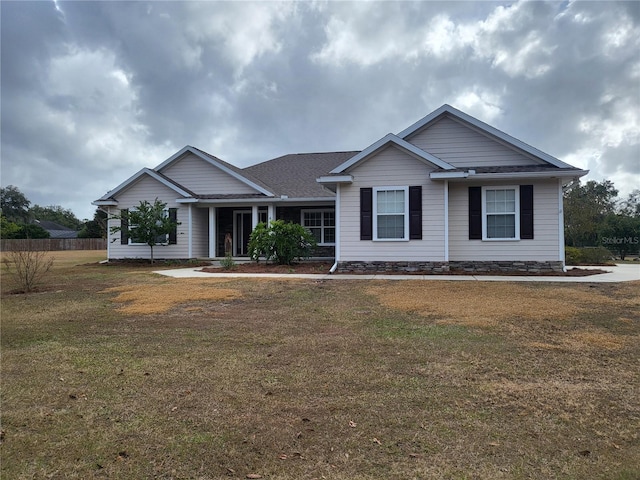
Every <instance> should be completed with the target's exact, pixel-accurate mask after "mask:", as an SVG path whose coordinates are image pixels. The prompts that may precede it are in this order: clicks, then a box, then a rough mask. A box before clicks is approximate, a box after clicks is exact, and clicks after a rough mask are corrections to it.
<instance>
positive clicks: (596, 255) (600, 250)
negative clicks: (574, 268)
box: [564, 247, 612, 265]
mask: <svg viewBox="0 0 640 480" xmlns="http://www.w3.org/2000/svg"><path fill="white" fill-rule="evenodd" d="M564 252H565V262H566V264H567V265H602V264H610V263H611V260H612V255H611V252H610V251H609V250H608V249H606V248H605V247H580V248H578V247H565V249H564Z"/></svg>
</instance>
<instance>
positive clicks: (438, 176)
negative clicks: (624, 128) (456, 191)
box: [429, 169, 589, 181]
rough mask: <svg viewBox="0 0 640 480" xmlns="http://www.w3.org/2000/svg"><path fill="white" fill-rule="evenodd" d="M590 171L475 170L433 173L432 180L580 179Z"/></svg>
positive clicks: (431, 174)
mask: <svg viewBox="0 0 640 480" xmlns="http://www.w3.org/2000/svg"><path fill="white" fill-rule="evenodd" d="M587 173H589V170H562V171H558V172H554V171H550V172H503V173H475V172H474V170H473V169H470V170H469V171H467V172H431V173H430V174H429V178H431V180H451V181H465V180H468V181H474V180H508V179H527V178H535V179H540V178H569V179H574V178H580V177H583V176H585V175H586V174H587Z"/></svg>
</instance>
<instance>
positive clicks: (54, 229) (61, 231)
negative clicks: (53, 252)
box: [34, 220, 78, 238]
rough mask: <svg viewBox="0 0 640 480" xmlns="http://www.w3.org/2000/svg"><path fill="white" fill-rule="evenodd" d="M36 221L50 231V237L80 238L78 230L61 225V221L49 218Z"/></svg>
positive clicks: (35, 221)
mask: <svg viewBox="0 0 640 480" xmlns="http://www.w3.org/2000/svg"><path fill="white" fill-rule="evenodd" d="M34 223H35V224H36V225H40V226H41V227H42V228H44V229H45V230H46V231H47V232H49V238H78V232H77V231H76V230H74V229H73V228H69V227H65V226H64V225H60V224H59V223H56V222H52V221H49V220H34Z"/></svg>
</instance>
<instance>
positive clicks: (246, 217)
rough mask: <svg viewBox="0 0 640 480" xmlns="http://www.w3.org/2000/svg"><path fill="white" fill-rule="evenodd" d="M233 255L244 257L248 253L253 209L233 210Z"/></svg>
mask: <svg viewBox="0 0 640 480" xmlns="http://www.w3.org/2000/svg"><path fill="white" fill-rule="evenodd" d="M233 231H234V233H235V234H234V235H233V238H234V242H233V255H234V256H237V257H244V256H246V255H248V250H247V245H248V244H249V236H250V235H251V211H248V210H236V211H235V212H233Z"/></svg>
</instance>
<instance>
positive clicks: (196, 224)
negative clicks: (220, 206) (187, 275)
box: [178, 205, 209, 258]
mask: <svg viewBox="0 0 640 480" xmlns="http://www.w3.org/2000/svg"><path fill="white" fill-rule="evenodd" d="M191 219H192V221H193V226H192V228H191V233H192V236H193V237H192V244H191V249H192V250H191V254H192V257H195V258H206V257H208V256H209V209H208V208H196V206H195V205H194V206H192V207H191ZM178 242H180V238H179V237H178Z"/></svg>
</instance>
